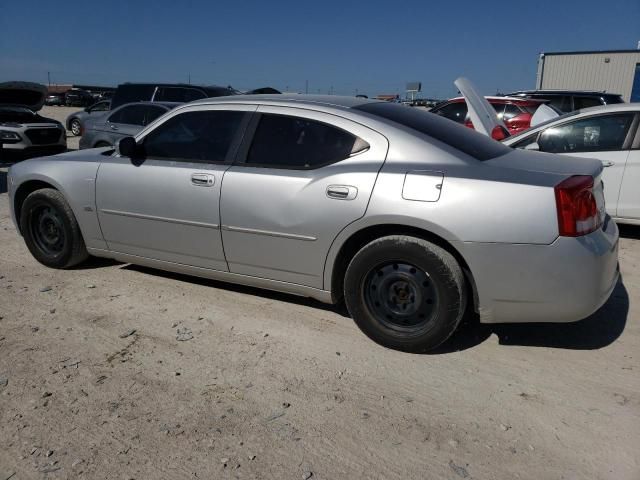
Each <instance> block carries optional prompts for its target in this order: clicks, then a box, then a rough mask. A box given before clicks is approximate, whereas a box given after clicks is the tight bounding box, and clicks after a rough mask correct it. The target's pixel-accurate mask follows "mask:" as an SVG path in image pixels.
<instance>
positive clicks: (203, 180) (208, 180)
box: [191, 173, 216, 187]
mask: <svg viewBox="0 0 640 480" xmlns="http://www.w3.org/2000/svg"><path fill="white" fill-rule="evenodd" d="M191 183H192V184H193V185H195V186H197V187H213V185H214V184H215V183H216V177H214V176H213V175H209V174H208V173H192V174H191Z"/></svg>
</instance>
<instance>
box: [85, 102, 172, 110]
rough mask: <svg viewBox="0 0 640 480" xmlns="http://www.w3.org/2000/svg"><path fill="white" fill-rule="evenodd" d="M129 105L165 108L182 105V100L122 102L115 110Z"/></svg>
mask: <svg viewBox="0 0 640 480" xmlns="http://www.w3.org/2000/svg"><path fill="white" fill-rule="evenodd" d="M108 101H109V100H101V102H108ZM96 103H100V102H96ZM129 105H160V106H162V107H167V108H170V109H171V108H175V107H177V106H178V105H184V102H129V103H123V104H122V105H118V107H117V108H116V110H118V109H120V108H122V107H128V106H129Z"/></svg>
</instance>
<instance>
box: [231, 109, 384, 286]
mask: <svg viewBox="0 0 640 480" xmlns="http://www.w3.org/2000/svg"><path fill="white" fill-rule="evenodd" d="M258 112H259V113H264V114H276V115H291V116H294V117H295V116H302V117H304V118H306V119H309V120H316V121H318V122H323V123H325V124H329V125H332V126H336V127H338V128H341V129H343V130H345V131H347V132H349V133H351V134H353V135H355V136H356V137H359V138H361V139H363V140H364V141H366V142H367V143H368V144H369V149H368V150H366V151H363V152H361V153H359V154H357V155H355V156H353V157H351V158H347V159H344V160H342V161H338V162H337V163H332V164H330V165H326V166H322V167H319V168H315V169H312V170H300V169H298V170H296V169H286V168H265V167H256V166H251V165H247V164H238V165H234V166H232V167H231V168H230V169H229V170H228V171H227V172H226V173H225V176H224V181H223V185H222V200H221V220H222V224H223V227H222V228H223V230H222V237H223V242H224V249H225V254H226V259H227V262H228V264H229V269H230V271H231V272H233V273H239V274H244V275H252V276H258V277H263V278H268V279H273V280H279V281H285V282H291V283H297V284H301V285H306V286H311V287H316V288H322V287H323V280H322V277H323V269H324V263H325V259H326V256H327V252H328V250H329V247H330V246H331V243H332V242H333V240H334V239H335V237H336V236H337V235H338V233H339V232H340V231H341V230H342V229H343V228H345V227H346V226H347V225H348V224H349V223H351V222H353V221H355V220H357V219H358V218H360V217H362V216H363V215H364V213H365V211H366V208H367V204H368V201H369V198H370V195H371V192H372V190H373V186H374V184H375V180H376V177H377V174H378V171H379V170H380V168H381V167H382V164H383V163H384V160H385V158H386V154H387V149H388V142H387V140H386V138H385V137H383V136H382V135H380V134H379V133H377V132H375V131H373V130H371V129H369V128H366V127H364V126H362V125H359V124H356V123H354V122H351V121H349V120H347V119H344V118H341V117H337V116H333V115H328V114H323V113H321V112H313V111H307V110H301V109H296V108H285V107H271V106H260V107H259V109H258Z"/></svg>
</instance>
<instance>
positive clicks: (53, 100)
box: [44, 93, 64, 107]
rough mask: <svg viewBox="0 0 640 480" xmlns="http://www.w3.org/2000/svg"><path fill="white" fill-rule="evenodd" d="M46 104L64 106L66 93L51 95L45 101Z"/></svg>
mask: <svg viewBox="0 0 640 480" xmlns="http://www.w3.org/2000/svg"><path fill="white" fill-rule="evenodd" d="M44 104H45V105H49V106H53V105H55V106H57V107H63V106H64V93H49V94H48V95H47V96H46V98H45V99H44Z"/></svg>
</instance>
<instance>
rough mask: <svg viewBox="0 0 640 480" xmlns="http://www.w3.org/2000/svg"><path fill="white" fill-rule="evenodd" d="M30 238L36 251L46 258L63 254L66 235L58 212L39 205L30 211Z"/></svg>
mask: <svg viewBox="0 0 640 480" xmlns="http://www.w3.org/2000/svg"><path fill="white" fill-rule="evenodd" d="M29 228H30V229H31V238H33V241H34V243H35V244H36V246H37V247H38V249H39V250H40V251H41V252H42V253H44V254H45V255H47V256H50V257H55V256H56V255H59V254H60V253H62V252H63V250H64V246H65V241H66V235H65V231H64V223H63V221H62V217H61V216H60V214H59V212H58V211H57V210H56V209H55V208H54V207H52V206H50V205H39V206H37V207H36V208H34V209H33V210H32V211H31V221H30V222H29Z"/></svg>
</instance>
